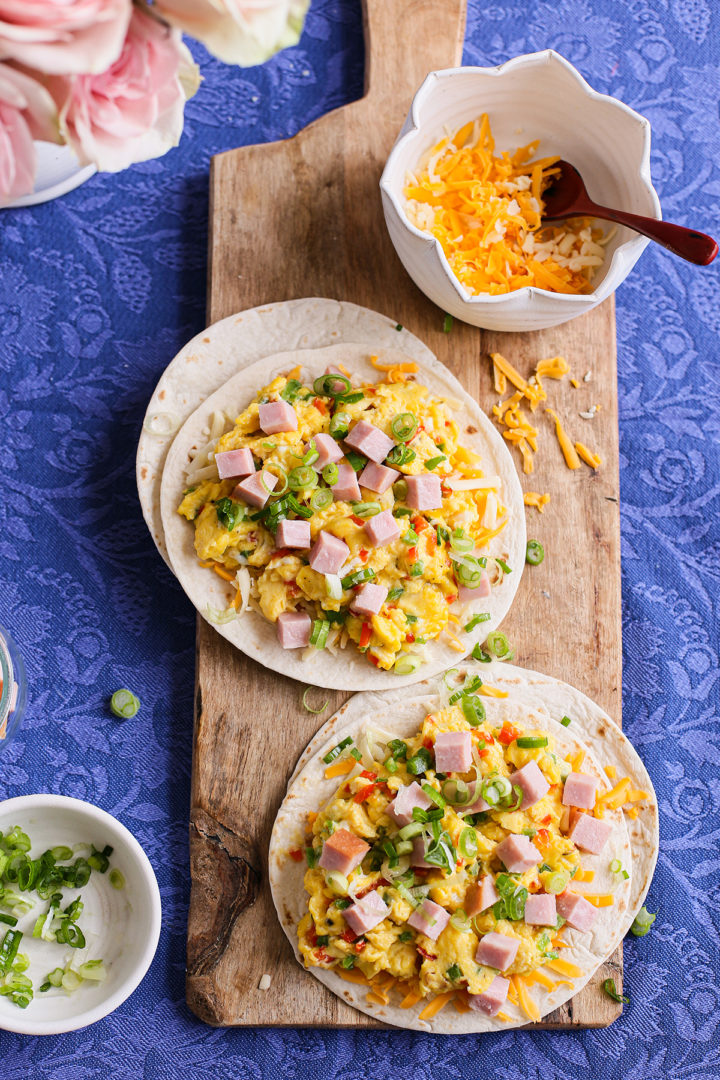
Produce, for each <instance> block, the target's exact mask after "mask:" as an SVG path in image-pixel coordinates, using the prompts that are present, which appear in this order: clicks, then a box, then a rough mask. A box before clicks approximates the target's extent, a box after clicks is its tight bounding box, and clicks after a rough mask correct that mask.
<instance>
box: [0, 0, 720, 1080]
mask: <svg viewBox="0 0 720 1080" xmlns="http://www.w3.org/2000/svg"><path fill="white" fill-rule="evenodd" d="M719 43H720V9H719V8H718V4H717V3H715V2H714V0H554V2H552V3H544V2H540V0H524V2H522V3H520V2H515V0H509V2H503V0H498V2H497V3H495V4H492V5H490V4H486V3H481V2H472V3H471V4H470V11H469V18H468V29H467V38H466V47H465V61H466V62H467V63H471V64H496V63H499V62H501V61H503V60H506V59H508V58H509V57H512V56H514V55H516V54H518V53H523V52H529V51H533V50H536V49H541V48H545V47H547V46H551V47H552V48H555V49H557V50H558V51H559V52H561V53H562V54H563V55H565V56H566V57H567V58H568V59H569V60H570V61H572V62H573V63H574V64H575V65H576V66H577V67H578V68H579V69H580V71H581V72H582V73H583V74H584V75H585V76H586V77H587V78H588V80H589V81H590V82H591V84H592V85H593V86H594V87H596V88H597V89H598V90H601V91H605V92H607V93H611V94H614V95H616V96H617V97H620V98H622V99H623V100H624V101H626V102H627V103H628V104H629V105H631V106H632V107H633V108H635V109H637V110H638V111H640V112H641V113H644V114H645V115H646V116H648V117H649V118H650V120H651V121H652V125H653V132H654V135H653V153H652V171H653V178H654V180H655V183H656V185H657V187H658V189H659V192H660V195H661V198H662V203H663V208H664V213H665V216H666V217H669V218H671V219H674V220H676V221H679V222H683V223H688V224H694V225H696V226H698V227H700V228H704V229H705V230H706V231H710V232H712V231H714V232H715V233H716V234H717V233H718V231H720V225H719V223H718V213H717V206H718V199H719V197H720V127H719V125H718V107H719V104H720V44H719ZM195 51H196V54H197V56H198V59H199V60H200V62H201V64H202V70H203V74H204V76H205V82H204V83H203V85H202V87H201V89H200V92H199V93H198V94H197V96H196V98H195V99H194V100H193V101H191V102H190V104H189V105H188V108H187V122H186V128H185V134H184V135H183V139H182V142H181V144H180V146H179V148H178V149H176V150H174V151H172V152H171V153H169V154H168V155H167V156H166V157H165V158H162V159H161V160H159V161H153V162H149V163H147V164H144V165H138V166H136V167H134V168H132V169H130V170H129V171H128V172H125V173H122V174H120V175H118V176H98V177H96V178H94V179H93V180H91V181H90V182H89V183H87V184H86V185H85V186H84V187H81V188H80V189H78V190H77V191H75V192H74V193H72V194H71V195H69V196H67V197H65V198H63V199H61V200H59V201H58V202H55V203H52V204H49V205H46V206H40V207H37V208H34V209H28V210H17V211H7V212H4V213H2V214H1V215H0V417H2V437H0V470H1V473H2V487H1V489H0V490H1V492H2V494H1V495H0V514H1V515H2V530H1V531H0V558H1V562H0V567H1V570H0V573H1V577H2V585H1V588H0V622H2V623H3V624H6V625H7V627H8V628H9V629H10V631H11V633H12V634H13V635H14V636H15V638H16V639H17V641H18V643H19V644H20V647H21V649H22V652H23V654H24V657H25V660H26V663H27V667H28V671H29V677H30V698H31V700H30V705H29V709H28V714H27V718H26V721H25V724H24V726H23V729H22V731H21V733H20V735H19V737H18V738H17V739H16V740H15V741H14V742H13V743H12V744H11V745H10V746H9V747H7V748H6V749H5V750H2V751H0V797H8V796H13V795H20V794H25V793H30V792H33V791H37V790H49V791H53V792H58V793H62V794H65V795H75V796H79V797H80V798H84V799H89V800H92V801H93V802H96V803H97V804H99V805H100V806H102V807H104V808H105V809H106V810H109V811H110V812H111V813H113V814H115V815H117V816H118V817H120V819H121V820H122V821H123V822H125V823H126V824H127V825H128V826H129V828H130V829H131V830H133V832H135V834H136V835H137V836H138V838H139V839H140V841H141V843H142V844H143V845H144V846H145V848H146V850H147V852H148V854H149V856H150V858H151V860H152V861H153V864H154V866H155V869H156V871H157V874H158V878H159V881H160V887H161V890H162V896H163V902H164V921H163V932H162V937H161V942H160V948H159V951H158V954H157V957H156V959H155V962H154V964H153V966H152V968H151V971H150V973H149V975H148V977H147V978H146V979H145V981H144V982H143V984H142V985H141V987H140V988H139V989H138V990H137V991H136V993H135V994H134V995H133V996H132V997H131V998H130V999H129V1000H128V1001H127V1002H126V1003H125V1004H124V1005H123V1006H122V1007H121V1008H120V1009H119V1010H118V1011H117V1012H116V1013H115V1014H114V1015H112V1016H110V1017H108V1018H107V1019H105V1020H103V1021H101V1022H100V1023H98V1024H97V1025H95V1026H94V1027H92V1028H90V1029H88V1030H85V1031H81V1032H78V1033H75V1034H70V1035H67V1036H64V1037H52V1038H47V1039H42V1040H40V1039H32V1038H27V1037H22V1036H15V1035H10V1034H6V1033H3V1032H0V1077H2V1080H35V1078H49V1080H61V1078H62V1080H95V1078H97V1080H100V1078H105V1077H107V1076H112V1077H117V1078H123V1080H124V1078H128V1080H135V1078H140V1077H142V1078H144V1080H171V1078H174V1077H187V1078H188V1080H211V1078H212V1080H221V1078H228V1080H230V1078H235V1080H245V1078H248V1080H258V1078H260V1077H264V1078H268V1080H269V1078H275V1077H278V1078H280V1077H282V1078H293V1077H312V1078H314V1080H319V1078H336V1080H360V1078H372V1080H381V1078H382V1080H384V1078H386V1077H393V1078H394V1080H405V1078H407V1080H410V1078H412V1080H430V1078H432V1080H456V1078H458V1080H459V1078H461V1077H462V1078H463V1080H477V1078H479V1077H481V1076H483V1077H485V1076H489V1075H494V1076H498V1077H502V1078H503V1080H516V1078H517V1080H519V1078H520V1077H531V1078H534V1077H537V1078H540V1077H542V1080H548V1078H550V1077H552V1078H577V1080H581V1078H582V1080H584V1078H588V1080H590V1078H597V1077H603V1078H604V1077H623V1078H625V1080H653V1078H656V1077H657V1078H660V1077H680V1076H683V1077H692V1078H693V1080H711V1078H717V1077H718V1076H720V985H719V981H718V970H719V967H720V965H719V958H720V873H719V872H720V859H719V858H718V846H719V844H720V830H719V829H718V820H719V818H718V812H719V811H720V773H719V771H718V761H719V759H720V735H719V734H718V732H719V727H718V699H719V694H718V689H719V687H718V675H719V666H718V638H719V634H718V630H719V626H718V581H719V579H720V455H719V452H718V445H719V443H720V391H719V390H718V387H719V386H720V378H719V376H720V363H719V362H718V354H717V336H718V333H720V265H718V266H716V267H712V268H710V269H708V270H704V271H699V270H695V269H692V268H689V267H687V266H685V265H684V264H682V263H681V262H680V261H679V260H677V259H675V258H673V257H672V256H670V255H667V254H666V253H664V252H663V251H662V250H660V249H659V248H657V247H652V246H651V247H650V248H649V249H648V250H647V252H646V253H645V254H644V255H643V257H642V260H641V262H640V264H639V266H638V267H637V269H636V271H635V272H634V273H633V275H632V276H631V278H630V280H629V281H628V282H627V283H626V284H625V285H623V286H622V287H621V288H620V290H619V292H618V294H617V302H618V320H617V321H618V332H619V338H620V340H619V375H620V416H621V421H620V422H621V461H620V472H621V494H622V528H623V560H624V561H623V624H624V649H625V672H624V720H625V727H626V731H627V732H628V734H629V736H630V738H631V739H633V740H634V742H635V744H636V746H637V747H638V748H639V750H640V751H641V753H642V754H643V755H644V757H645V760H646V762H647V764H648V767H649V769H650V772H651V774H652V777H653V780H654V782H655V785H656V788H657V791H658V796H659V800H660V813H661V822H662V848H661V855H660V861H659V865H658V870H657V873H656V876H655V881H654V883H653V886H652V888H651V891H650V897H649V901H648V906H649V909H650V910H651V911H657V912H658V917H657V922H656V923H655V926H654V927H653V930H652V932H651V934H650V935H649V936H647V937H645V938H642V939H630V940H629V941H628V943H627V946H626V954H625V955H626V969H625V970H626V990H627V992H628V993H629V996H630V999H631V1004H630V1005H629V1006H628V1007H626V1009H625V1011H624V1015H623V1017H622V1019H620V1020H619V1021H618V1022H617V1023H616V1024H614V1025H613V1026H612V1027H610V1028H608V1029H607V1030H600V1031H584V1032H577V1033H566V1032H537V1033H525V1032H509V1033H507V1034H500V1035H497V1036H493V1037H490V1038H484V1039H478V1038H474V1037H470V1036H467V1037H463V1038H459V1039H457V1040H454V1041H448V1040H447V1039H443V1038H441V1037H431V1036H421V1035H416V1034H407V1033H403V1032H388V1033H382V1034H354V1033H348V1032H336V1031H302V1030H297V1031H295V1030H269V1031H241V1030H237V1031H217V1030H212V1029H210V1028H208V1027H205V1026H203V1025H202V1024H201V1023H200V1022H199V1021H198V1020H196V1019H195V1018H194V1016H192V1015H191V1014H190V1012H189V1011H188V1009H187V1008H186V1006H185V1003H184V997H183V990H184V987H183V968H184V958H185V941H184V935H185V921H186V912H187V901H188V875H187V861H188V852H187V811H188V801H189V768H190V744H191V725H192V689H193V636H194V635H193V626H194V617H193V612H192V611H191V608H190V605H189V604H188V603H187V602H186V600H185V598H184V597H183V595H182V593H181V592H180V590H179V588H178V586H177V585H176V584H175V582H174V580H173V579H172V577H171V576H170V574H169V572H168V571H167V570H166V569H165V567H164V565H163V564H162V562H161V560H160V559H159V557H158V556H157V555H156V553H155V551H154V549H153V546H152V542H151V540H150V537H149V535H148V532H147V530H146V528H145V526H144V524H143V521H142V517H141V514H140V510H139V507H138V502H137V496H136V492H135V481H134V453H135V446H136V442H137V437H138V432H139V427H140V423H141V418H142V415H143V411H144V408H145V404H146V402H147V400H148V398H149V396H150V393H151V391H152V389H153V386H154V384H155V382H156V380H157V378H158V375H159V374H160V372H161V370H162V369H163V368H164V366H165V365H166V363H167V362H168V360H169V359H170V358H171V357H172V355H173V354H174V353H175V351H176V350H177V349H178V348H179V347H180V346H181V345H182V344H183V343H184V342H185V341H186V340H187V339H188V338H189V337H190V336H191V335H192V334H194V333H196V332H197V331H198V330H199V329H200V328H201V327H202V326H203V325H204V322H203V313H204V306H205V250H206V229H207V174H208V165H209V161H210V158H211V156H212V155H213V154H215V153H217V152H218V151H220V150H225V149H227V148H229V147H233V146H237V145H239V144H245V143H253V142H260V141H264V140H271V139H278V138H282V137H284V136H288V135H292V134H293V133H294V132H296V131H297V130H299V129H300V128H302V127H303V126H305V125H306V124H307V123H308V122H309V121H311V120H313V119H314V118H316V117H317V116H320V115H322V114H323V113H324V112H326V111H327V110H329V109H331V108H334V107H336V106H338V105H340V104H342V103H344V102H346V101H349V100H352V99H354V98H355V97H357V96H359V94H360V93H361V88H362V72H363V46H362V35H361V25H360V11H359V3H358V2H357V0H313V4H312V7H311V9H310V13H309V15H308V19H307V25H306V29H305V33H304V34H303V37H302V40H301V42H300V44H299V45H298V47H297V48H294V49H291V50H289V51H288V52H285V53H282V54H281V55H279V56H277V57H275V58H274V59H273V60H272V61H270V62H269V63H268V64H267V65H265V66H264V67H262V68H256V69H252V70H245V71H243V70H238V69H230V68H227V67H224V66H223V65H221V64H219V63H218V62H217V61H214V60H213V59H212V58H210V57H208V56H207V55H206V54H205V53H204V51H203V50H202V49H200V48H196V50H195ZM718 263H719V264H720V260H718ZM123 685H127V686H130V687H132V688H133V689H134V690H135V691H136V693H137V694H138V696H139V697H140V699H141V701H142V709H141V712H140V713H139V715H138V716H137V717H136V718H135V719H134V720H131V721H127V722H124V723H121V722H118V721H116V720H114V719H112V718H111V717H110V716H109V714H108V711H107V707H106V702H107V698H108V695H109V694H110V693H111V692H112V691H113V690H114V689H116V688H117V687H118V686H123ZM270 992H272V991H270ZM489 1053H492V1058H487V1057H486V1055H488V1054H489ZM486 1062H487V1063H486Z"/></svg>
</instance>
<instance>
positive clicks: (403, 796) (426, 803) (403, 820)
mask: <svg viewBox="0 0 720 1080" xmlns="http://www.w3.org/2000/svg"><path fill="white" fill-rule="evenodd" d="M432 805H433V804H432V800H431V799H428V797H427V795H426V794H425V792H424V791H423V789H422V788H421V787H420V785H419V784H416V783H415V781H414V780H413V782H412V784H407V785H406V786H405V787H401V788H400V789H399V791H398V793H397V795H396V796H395V798H394V799H393V801H392V802H391V803H390V804H389V806H388V807H387V809H386V811H385V812H386V813H387V814H389V815H390V817H391V818H392V819H393V821H394V822H396V823H397V824H398V825H400V826H401V827H402V826H404V825H409V824H410V822H411V821H412V820H413V816H412V812H413V809H414V808H415V807H416V806H417V807H418V809H420V810H429V808H430V807H431V806H432ZM418 839H420V842H421V843H422V838H420V837H418ZM421 854H423V853H421Z"/></svg>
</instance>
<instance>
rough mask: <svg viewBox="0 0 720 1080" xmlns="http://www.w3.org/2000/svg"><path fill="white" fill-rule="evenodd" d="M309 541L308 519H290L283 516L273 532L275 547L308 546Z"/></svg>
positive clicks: (310, 541)
mask: <svg viewBox="0 0 720 1080" xmlns="http://www.w3.org/2000/svg"><path fill="white" fill-rule="evenodd" d="M311 543H312V540H311V539H310V522H309V521H303V520H302V518H298V519H297V520H296V521H291V520H290V519H289V518H285V520H284V521H281V522H280V524H279V525H278V527H277V532H276V533H275V547H277V548H309V547H310V545H311Z"/></svg>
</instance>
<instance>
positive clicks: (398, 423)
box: [390, 412, 420, 443]
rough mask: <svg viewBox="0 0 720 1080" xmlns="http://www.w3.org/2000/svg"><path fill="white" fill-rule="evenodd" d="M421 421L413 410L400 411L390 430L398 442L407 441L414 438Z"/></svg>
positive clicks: (394, 418)
mask: <svg viewBox="0 0 720 1080" xmlns="http://www.w3.org/2000/svg"><path fill="white" fill-rule="evenodd" d="M419 423H420V421H419V420H418V418H417V416H415V414H414V413H411V412H404V413H398V414H397V416H394V417H393V419H392V421H391V423H390V430H391V431H392V433H393V435H394V436H395V438H396V439H397V441H398V442H401V443H405V442H408V441H409V440H410V439H412V437H413V435H414V434H415V432H416V431H417V429H418V424H419Z"/></svg>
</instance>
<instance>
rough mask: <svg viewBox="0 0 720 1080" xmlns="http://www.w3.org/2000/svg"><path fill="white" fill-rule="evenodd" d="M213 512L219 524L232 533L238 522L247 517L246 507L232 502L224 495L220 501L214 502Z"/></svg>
mask: <svg viewBox="0 0 720 1080" xmlns="http://www.w3.org/2000/svg"><path fill="white" fill-rule="evenodd" d="M215 512H216V514H217V519H218V521H219V522H220V524H221V525H222V526H223V527H224V528H225V529H227V530H228V532H232V531H233V529H234V528H235V526H236V525H237V523H238V522H239V521H244V520H245V518H246V517H247V506H243V505H242V503H238V502H233V501H232V499H230V498H228V496H227V495H226V496H225V497H224V498H222V499H217V500H216V501H215Z"/></svg>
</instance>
